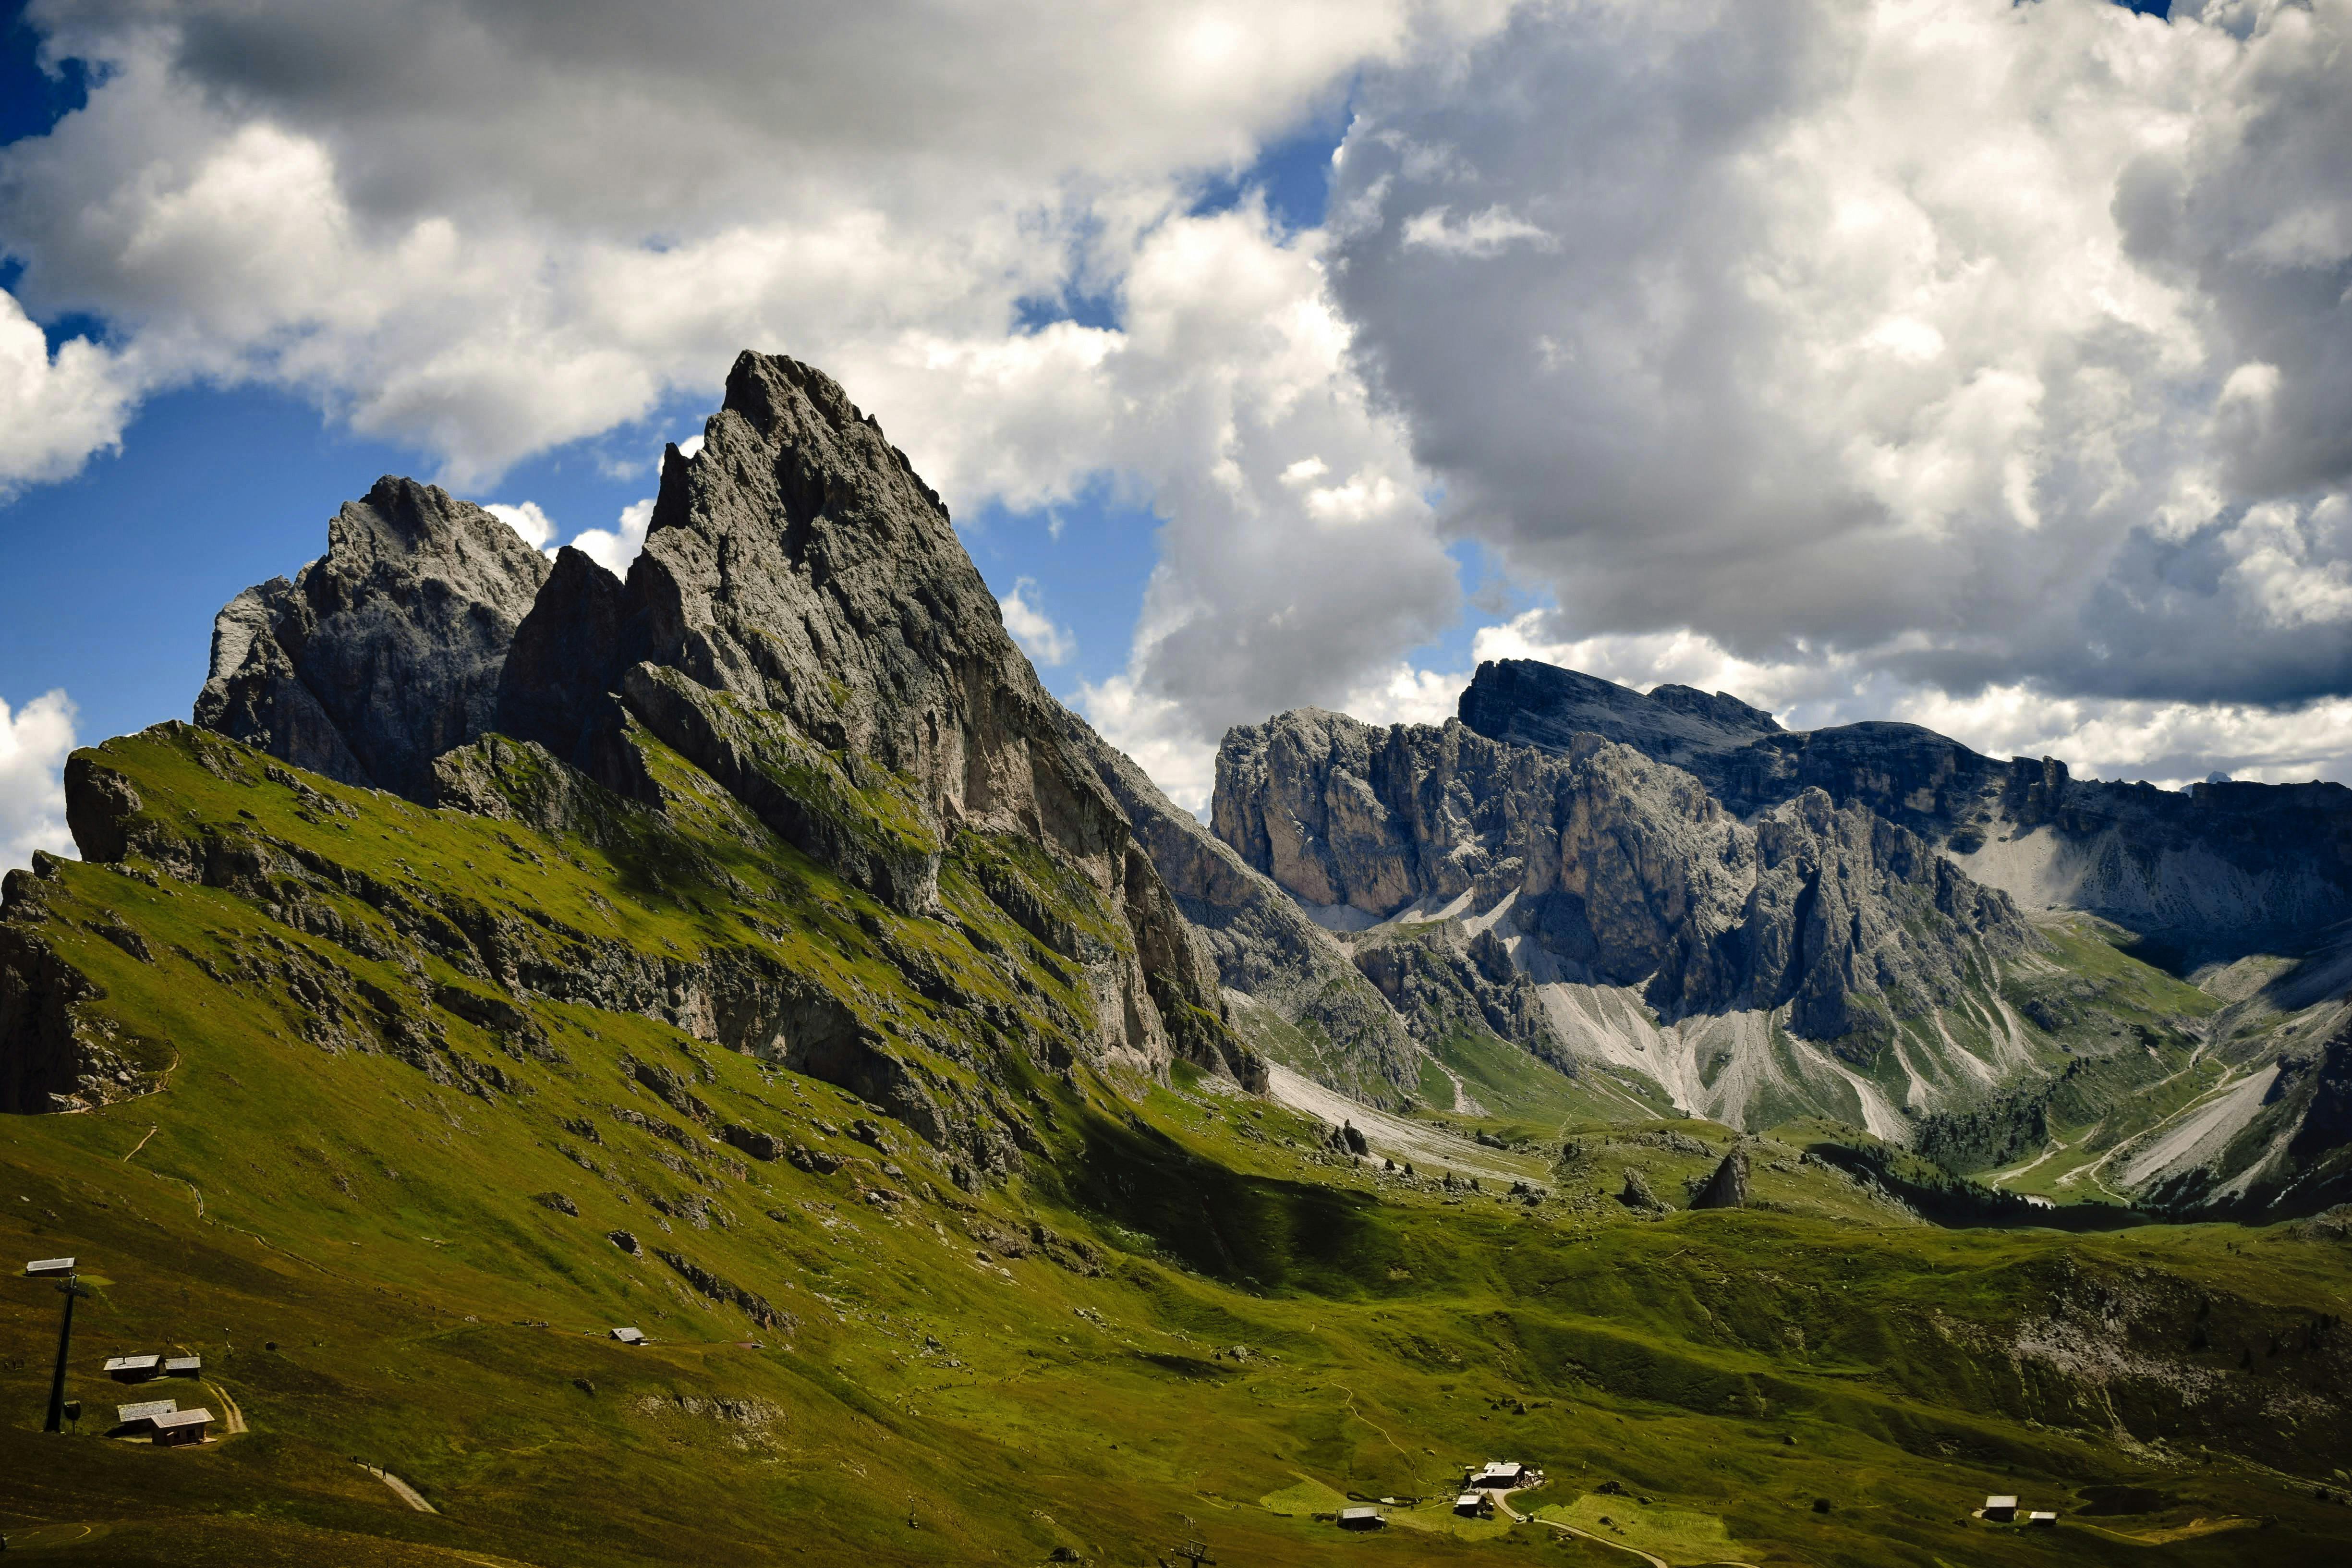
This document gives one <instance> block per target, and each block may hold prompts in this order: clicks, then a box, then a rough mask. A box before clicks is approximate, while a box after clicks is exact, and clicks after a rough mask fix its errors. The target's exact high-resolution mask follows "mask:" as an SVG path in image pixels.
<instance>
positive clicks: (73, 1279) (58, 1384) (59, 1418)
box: [41, 1274, 89, 1432]
mask: <svg viewBox="0 0 2352 1568" xmlns="http://www.w3.org/2000/svg"><path fill="white" fill-rule="evenodd" d="M58 1289H59V1290H60V1291H62V1292H64V1294H65V1299H66V1310H65V1314H64V1317H63V1321H60V1322H59V1323H58V1366H57V1371H56V1372H55V1373H52V1374H51V1375H50V1378H49V1416H48V1419H47V1421H46V1422H44V1423H43V1424H42V1426H41V1430H42V1431H44V1432H63V1431H64V1430H65V1429H66V1360H67V1357H68V1355H70V1354H71V1353H72V1351H73V1310H74V1301H75V1300H76V1299H77V1298H79V1297H82V1296H87V1295H89V1286H87V1285H84V1284H83V1283H82V1282H81V1276H79V1274H68V1275H67V1276H66V1277H65V1278H64V1279H60V1280H58ZM75 1414H76V1415H79V1411H77V1412H76V1413H75ZM77 1425H79V1423H77Z"/></svg>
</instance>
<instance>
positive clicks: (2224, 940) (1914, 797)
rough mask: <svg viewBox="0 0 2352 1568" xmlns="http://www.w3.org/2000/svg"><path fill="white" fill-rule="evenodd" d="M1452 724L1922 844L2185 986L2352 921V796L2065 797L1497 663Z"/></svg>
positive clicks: (2035, 771)
mask: <svg viewBox="0 0 2352 1568" xmlns="http://www.w3.org/2000/svg"><path fill="white" fill-rule="evenodd" d="M1460 713H1461V718H1462V721H1463V722H1464V723H1465V724H1467V725H1468V726H1469V727H1470V728H1472V729H1473V730H1475V731H1478V732H1479V733H1480V734H1483V735H1486V736H1488V737H1490V738H1492V739H1495V740H1498V741H1504V742H1510V743H1513V744H1518V745H1527V746H1533V747H1537V748H1538V749H1542V750H1547V751H1552V752H1565V751H1566V750H1568V749H1569V748H1570V745H1572V743H1573V742H1574V738H1575V737H1576V736H1577V735H1579V734H1593V735H1599V736H1601V737H1602V738H1604V739H1606V740H1610V741H1614V742H1619V743H1621V744H1624V745H1629V746H1632V747H1633V748H1634V749H1635V750H1637V751H1640V752H1643V754H1644V755H1647V756H1650V757H1653V758H1654V759H1656V760H1658V761H1661V762H1666V763H1673V764H1675V766H1677V767H1680V768H1683V769H1685V771H1687V772H1689V773H1692V774H1694V775H1695V776H1696V777H1697V778H1699V779H1700V780H1701V781H1702V782H1703V783H1704V784H1706V788H1707V790H1708V792H1709V793H1710V794H1712V795H1715V796H1716V797H1717V799H1718V800H1720V801H1722V802H1723V804H1724V805H1725V806H1726V807H1727V809H1729V810H1730V811H1731V812H1733V813H1734V814H1735V815H1738V816H1752V815H1754V814H1755V813H1757V812H1759V811H1765V810H1769V809H1771V808H1772V807H1774V806H1777V805H1784V804H1786V803H1787V802H1789V801H1791V800H1794V799H1795V798H1796V797H1797V796H1798V795H1801V794H1802V793H1804V792H1805V791H1806V790H1809V789H1818V790H1820V791H1822V793H1823V794H1824V795H1828V796H1829V798H1830V799H1831V800H1832V802H1834V803H1835V804H1836V805H1838V806H1840V807H1845V806H1861V807H1863V808H1865V809H1867V810H1869V811H1871V812H1874V813H1875V814H1876V815H1878V816H1883V817H1885V818H1886V819H1887V820H1888V821H1890V822H1893V823H1895V824H1896V825H1898V826H1902V827H1905V828H1907V829H1909V830H1910V831H1912V832H1913V833H1916V834H1917V835H1919V836H1920V837H1922V838H1924V839H1926V840H1927V842H1928V843H1930V844H1932V845H1934V846H1936V847H1937V848H1939V849H1941V850H1942V851H1943V852H1945V853H1946V854H1948V855H1949V856H1950V857H1952V858H1954V859H1955V860H1957V861H1958V863H1959V864H1960V865H1961V866H1962V867H1963V868H1966V869H1967V870H1968V871H1969V874H1970V875H1971V876H1972V877H1973V878H1975V879H1977V880H1979V881H1981V882H1984V883H1987V884H1988V885H1990V886H1993V887H1998V888H2000V889H2002V890H2004V891H2006V892H2008V893H2010V894H2011V896H2012V897H2014V898H2015V899H2017V900H2019V902H2020V903H2021V904H2023V905H2025V906H2027V907H2029V908H2058V909H2079V910H2088V911H2090V912H2091V913H2094V914H2096V915H2098V916H2100V917H2101V918H2103V919H2105V920H2110V921H2115V922H2116V923H2117V924H2119V925H2122V926H2124V927H2126V929H2128V930H2130V931H2136V932H2138V933H2140V934H2141V935H2142V936H2143V937H2145V938H2147V939H2148V946H2149V950H2150V951H2151V952H2154V953H2155V954H2156V955H2157V956H2158V957H2165V958H2168V959H2169V960H2170V961H2171V962H2173V963H2175V964H2176V965H2177V966H2179V967H2189V966H2191V965H2193V964H2195V963H2201V962H2206V961H2211V960H2228V959H2233V958H2236V957H2239V956H2241V955H2242V954H2244V953H2247V952H2290V953H2292V952H2304V951H2305V950H2306V949H2307V948H2308V947H2310V946H2311V944H2312V943H2313V942H2315V941H2316V940H2318V938H2319V934H2320V933H2321V932H2323V931H2326V929H2327V928H2328V927H2330V926H2332V925H2334V924H2336V923H2337V922H2339V921H2344V920H2346V919H2347V918H2352V790H2347V789H2346V788H2345V787H2344V786H2343V785H2341V784H2235V783H2224V784H2193V785H2191V786H2190V787H2189V789H2187V790H2185V791H2179V792H2175V791H2169V790H2161V789H2157V788H2154V787H2153V786H2150V785H2147V784H2120V783H2114V782H2105V781H2098V780H2084V779H2076V778H2074V777H2073V776H2072V775H2071V774H2070V773H2069V772H2068V770H2067V767H2066V764H2065V763H2062V762H2060V761H2058V760H2057V759H2055V758H2051V757H2042V758H2032V757H2014V758H2011V759H2008V760H2006V761H2001V760H1997V759H1995V758H1991V757H1987V756H1984V755H1982V754H1981V753H1979V752H1973V751H1971V750H1969V748H1968V747H1966V746H1963V745H1961V744H1960V743H1959V742H1957V741H1953V740H1951V739H1949V738H1948V737H1946V736H1943V735H1939V734H1937V733H1936V732H1935V731H1932V730H1927V729H1924V728H1922V727H1920V726H1919V725H1916V724H1902V723H1888V722H1870V723H1861V724H1846V725H1840V726H1837V727H1834V728H1832V729H1825V730H1814V731H1783V730H1781V729H1780V727H1779V726H1778V725H1777V724H1776V723H1774V722H1773V721H1772V720H1771V719H1770V718H1769V716H1767V715H1765V714H1763V713H1762V712H1761V711H1760V710H1756V709H1753V708H1749V707H1748V705H1747V704H1745V703H1742V702H1740V701H1739V700H1738V699H1736V698H1733V697H1730V696H1728V695H1727V694H1722V693H1718V694H1717V695H1716V696H1714V697H1712V698H1709V697H1706V696H1704V695H1703V694H1701V693H1698V692H1695V691H1693V690H1691V689H1689V688H1686V687H1676V686H1661V687H1658V688H1656V689H1654V690H1652V691H1651V692H1649V693H1648V694H1647V695H1646V696H1645V695H1643V693H1640V692H1637V691H1634V690H1633V689H1630V688H1627V687H1622V686H1616V685H1613V684H1612V683H1611V682H1608V681H1604V680H1598V679H1594V678H1593V677H1591V676H1588V675H1581V674H1579V673H1577V672H1575V671H1573V670H1564V669H1559V668H1555V667H1553V666H1550V665H1546V664H1539V663H1536V662H1534V661H1532V660H1526V659H1506V660H1499V661H1490V662H1488V663H1486V664H1483V665H1481V666H1480V667H1479V668H1478V672H1477V674H1476V676H1475V678H1474V679H1472V681H1471V683H1470V686H1469V687H1468V688H1467V689H1465V691H1464V692H1463V694H1462V699H1461V706H1460Z"/></svg>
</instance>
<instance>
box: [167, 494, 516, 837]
mask: <svg viewBox="0 0 2352 1568" xmlns="http://www.w3.org/2000/svg"><path fill="white" fill-rule="evenodd" d="M548 573H549V566H548V563H547V560H546V558H545V557H543V556H541V554H540V553H539V552H537V551H535V550H533V549H531V548H530V546H529V545H527V544H525V543H524V542H522V540H521V539H520V537H518V536H517V535H516V533H515V531H514V530H513V529H511V528H509V527H508V526H507V525H506V524H505V523H503V522H500V521H499V520H498V519H497V518H495V517H493V516H491V515H490V514H489V513H488V512H487V511H484V510H482V509H481V508H479V507H478V506H474V505H471V504H469V503H467V502H466V501H461V500H456V499H455V498H453V497H451V496H450V495H448V494H447V493H446V491H443V490H441V489H436V488H435V487H433V486H431V485H421V484H418V483H416V482H415V480H413V479H392V478H389V477H387V478H384V479H379V480H377V481H376V484H375V488H374V489H371V490H370V491H368V493H367V494H366V496H364V497H363V498H362V499H361V500H355V501H351V502H348V503H346V504H345V505H344V507H343V508H342V510H341V511H339V512H337V513H336V514H335V516H334V519H333V520H332V521H331V522H329V524H328V525H327V552H326V554H324V555H322V556H320V558H319V559H318V560H316V561H313V562H311V563H310V564H309V565H308V566H305V567H303V568H302V570H301V571H300V572H299V573H297V574H295V576H294V578H293V580H292V581H291V582H289V581H288V580H287V579H285V578H283V577H277V578H272V579H271V580H270V581H269V582H267V583H264V584H260V585H259V586H258V587H253V588H248V589H247V590H246V591H245V592H244V593H242V594H239V595H237V596H236V598H235V599H232V600H230V601H229V603H228V605H226V607H225V608H224V609H223V610H222V611H221V613H220V615H219V616H217V617H215V620H214V623H213V648H212V669H211V674H210V676H209V678H208V679H206V680H205V689H204V691H203V693H202V694H201V695H200V696H198V698H197V699H196V711H195V717H196V721H197V722H198V723H200V724H202V725H204V726H205V727H206V728H207V729H211V730H216V731H220V732H221V733H222V734H225V735H227V736H229V737H231V738H232V739H235V740H239V741H243V742H247V744H249V745H253V746H256V747H258V748H259V749H260V750H262V751H265V752H269V753H270V754H271V755H273V756H276V757H280V758H282V759H284V760H285V761H287V762H289V763H294V764H295V765H296V766H298V767H303V768H308V769H310V771H311V772H313V773H324V774H326V775H327V776H328V777H330V778H333V779H338V780H341V782H343V783H345V784H369V785H373V786H374V787H376V788H379V789H388V790H391V791H392V792H394V794H396V795H406V796H407V797H408V798H409V799H411V800H418V801H427V800H430V798H431V790H432V769H433V759H434V758H436V757H437V756H439V755H440V754H441V753H442V752H446V751H447V750H449V749H450V748H451V747H453V746H461V745H464V744H466V743H467V742H471V741H473V740H475V739H477V738H478V736H480V735H481V734H482V733H483V732H484V731H487V730H488V729H489V728H490V727H491V725H492V722H493V721H494V718H495V715H496V713H497V710H498V697H499V679H500V677H501V676H502V675H503V673H504V670H505V666H506V658H507V650H508V647H509V644H510V643H511V642H512V641H513V638H514V632H515V627H516V626H517V625H518V624H520V622H521V620H522V619H523V617H524V616H526V615H528V614H529V613H530V607H531V604H532V601H533V600H534V598H535V597H536V596H537V595H538V593H539V589H540V585H541V584H542V583H544V582H545V581H546V580H547V576H548Z"/></svg>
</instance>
